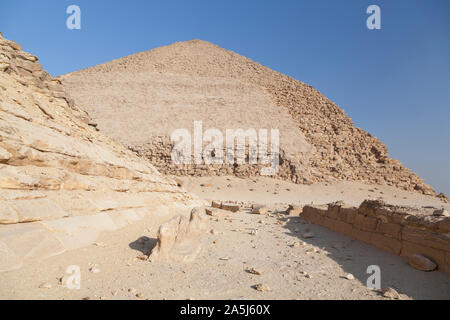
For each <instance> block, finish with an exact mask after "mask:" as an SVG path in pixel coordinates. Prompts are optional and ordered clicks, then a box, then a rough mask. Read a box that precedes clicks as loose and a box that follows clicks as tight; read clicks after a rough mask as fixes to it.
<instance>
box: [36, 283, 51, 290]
mask: <svg viewBox="0 0 450 320" xmlns="http://www.w3.org/2000/svg"><path fill="white" fill-rule="evenodd" d="M52 287H53V286H52V284H51V283H49V282H44V283H41V285H40V286H39V288H40V289H51V288H52Z"/></svg>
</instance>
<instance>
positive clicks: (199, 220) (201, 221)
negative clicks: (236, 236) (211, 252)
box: [149, 208, 207, 262]
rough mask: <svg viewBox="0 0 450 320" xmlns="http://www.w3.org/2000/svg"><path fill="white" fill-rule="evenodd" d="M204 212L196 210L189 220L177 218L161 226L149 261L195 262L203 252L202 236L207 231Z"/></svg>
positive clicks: (192, 212) (182, 217)
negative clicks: (201, 251)
mask: <svg viewBox="0 0 450 320" xmlns="http://www.w3.org/2000/svg"><path fill="white" fill-rule="evenodd" d="M204 211H205V210H204V208H195V209H193V210H192V211H191V215H190V218H189V219H187V218H185V217H184V216H177V217H175V218H173V219H172V220H170V221H168V222H166V223H164V224H163V225H161V226H160V227H159V230H158V240H157V243H156V246H155V247H154V248H153V250H152V251H151V253H150V255H149V261H152V262H153V261H174V262H190V261H193V260H194V259H195V258H196V257H197V255H198V254H199V252H200V250H201V243H200V240H201V236H202V234H205V233H206V230H207V219H206V215H205V214H204Z"/></svg>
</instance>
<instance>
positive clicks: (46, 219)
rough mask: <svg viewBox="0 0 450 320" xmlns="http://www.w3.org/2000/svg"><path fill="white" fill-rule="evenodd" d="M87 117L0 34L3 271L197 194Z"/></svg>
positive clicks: (183, 205) (180, 206) (176, 207)
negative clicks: (149, 162) (185, 189)
mask: <svg viewBox="0 0 450 320" xmlns="http://www.w3.org/2000/svg"><path fill="white" fill-rule="evenodd" d="M89 122H90V120H89V118H88V116H87V114H86V113H85V112H83V111H81V110H79V109H78V108H77V107H76V106H75V105H74V103H73V101H72V100H70V99H69V98H68V97H67V95H66V94H65V92H64V90H63V88H62V86H61V85H60V82H59V80H56V79H52V78H51V77H50V76H49V75H48V73H46V72H45V71H43V70H42V69H41V65H40V64H39V63H38V62H37V58H36V57H35V56H33V55H31V54H28V53H25V52H23V51H22V50H21V47H20V46H19V45H18V44H16V43H15V42H12V41H9V40H6V39H4V38H3V37H0V271H1V270H8V269H12V268H17V267H20V266H21V265H22V263H23V262H24V261H27V260H31V259H37V258H44V257H48V256H52V255H55V254H58V253H61V252H63V251H65V250H70V249H74V248H78V247H82V246H84V245H87V244H89V243H92V242H93V241H95V239H96V238H97V237H98V235H99V233H100V232H101V231H103V230H115V229H118V228H119V227H122V226H125V225H126V224H128V223H129V222H132V221H135V220H138V219H140V218H142V217H143V216H144V215H146V214H155V215H156V214H167V213H169V212H172V211H180V210H186V209H187V207H189V206H192V205H194V204H195V203H197V202H198V201H196V200H194V198H193V197H192V196H190V195H189V194H187V193H185V192H184V191H183V190H181V189H180V188H178V187H177V185H176V184H175V182H174V181H172V180H170V179H168V178H165V177H162V176H161V175H160V174H159V173H158V172H157V170H156V169H155V168H154V167H153V166H152V165H150V164H148V163H147V162H146V161H143V160H142V159H140V158H138V157H137V156H136V155H134V154H133V153H132V152H130V151H129V150H127V149H126V148H124V147H123V146H121V145H120V144H118V143H117V142H115V141H113V140H111V139H110V138H107V137H105V136H103V135H102V134H100V133H99V132H97V130H96V129H95V128H94V127H93V126H92V125H89Z"/></svg>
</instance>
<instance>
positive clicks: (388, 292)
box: [381, 288, 400, 300]
mask: <svg viewBox="0 0 450 320" xmlns="http://www.w3.org/2000/svg"><path fill="white" fill-rule="evenodd" d="M381 294H382V295H383V297H385V298H389V299H395V300H398V299H400V295H399V294H398V292H397V290H395V289H393V288H386V289H382V290H381Z"/></svg>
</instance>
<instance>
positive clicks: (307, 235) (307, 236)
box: [302, 232, 315, 239]
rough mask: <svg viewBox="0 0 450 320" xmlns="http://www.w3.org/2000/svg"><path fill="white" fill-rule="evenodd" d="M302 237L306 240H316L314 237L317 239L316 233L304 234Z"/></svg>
mask: <svg viewBox="0 0 450 320" xmlns="http://www.w3.org/2000/svg"><path fill="white" fill-rule="evenodd" d="M302 237H303V238H304V239H310V238H314V237H315V234H314V232H307V233H304V234H303V235H302Z"/></svg>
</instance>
